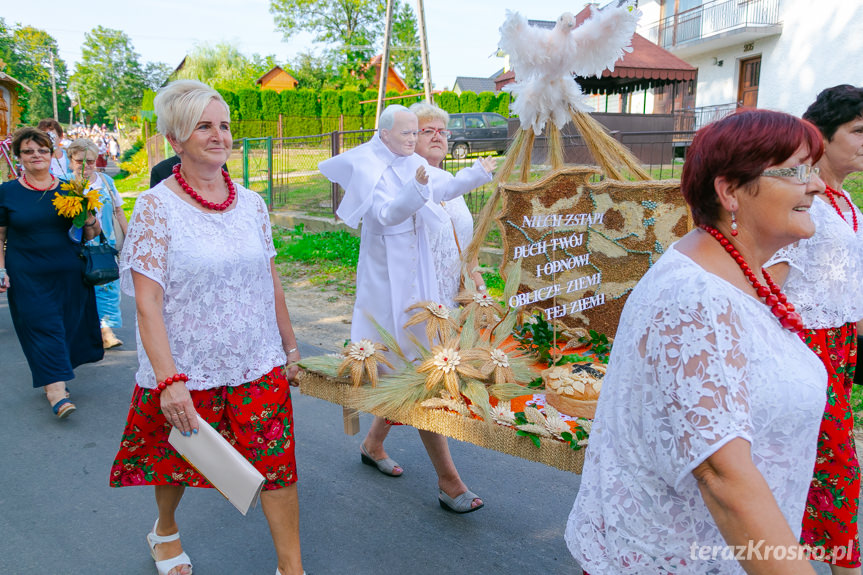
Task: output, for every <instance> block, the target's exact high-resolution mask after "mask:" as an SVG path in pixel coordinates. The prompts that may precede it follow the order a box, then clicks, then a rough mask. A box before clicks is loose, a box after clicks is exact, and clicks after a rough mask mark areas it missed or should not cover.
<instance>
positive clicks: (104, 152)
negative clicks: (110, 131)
mask: <svg viewBox="0 0 863 575" xmlns="http://www.w3.org/2000/svg"><path fill="white" fill-rule="evenodd" d="M92 141H93V143H95V144H96V149H97V150H98V152H99V154H98V155H97V156H96V171H97V172H99V173H102V172H104V171H105V168H107V167H108V142H106V141H105V137H104V136H101V135H100V136H97V137H96V138H94V139H93V140H92Z"/></svg>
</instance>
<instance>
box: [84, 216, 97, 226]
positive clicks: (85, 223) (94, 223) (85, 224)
mask: <svg viewBox="0 0 863 575" xmlns="http://www.w3.org/2000/svg"><path fill="white" fill-rule="evenodd" d="M95 225H96V218H93V223H92V224H88V223H87V222H84V227H85V228H92V227H93V226H95Z"/></svg>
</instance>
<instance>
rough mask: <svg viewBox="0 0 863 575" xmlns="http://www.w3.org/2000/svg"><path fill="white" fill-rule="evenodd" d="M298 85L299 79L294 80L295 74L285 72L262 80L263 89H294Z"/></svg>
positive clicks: (277, 90) (278, 90) (279, 90)
mask: <svg viewBox="0 0 863 575" xmlns="http://www.w3.org/2000/svg"><path fill="white" fill-rule="evenodd" d="M296 87H297V81H296V80H294V78H293V76H291V75H289V74H287V73H284V72H281V73H279V74H276V75H274V76H273V77H272V78H269V79H266V80H264V81H263V82H261V89H264V90H275V91H276V92H281V91H282V90H293V89H294V88H296Z"/></svg>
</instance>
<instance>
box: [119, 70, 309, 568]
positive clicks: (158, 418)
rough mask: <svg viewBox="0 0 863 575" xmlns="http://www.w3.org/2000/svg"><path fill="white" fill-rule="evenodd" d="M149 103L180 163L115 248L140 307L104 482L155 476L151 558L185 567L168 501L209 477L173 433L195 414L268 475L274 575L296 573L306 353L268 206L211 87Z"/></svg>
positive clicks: (193, 425) (171, 90)
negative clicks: (294, 392) (251, 183)
mask: <svg viewBox="0 0 863 575" xmlns="http://www.w3.org/2000/svg"><path fill="white" fill-rule="evenodd" d="M154 105H155V110H156V113H157V115H158V118H159V119H158V128H159V131H160V132H161V133H163V134H165V136H166V137H167V138H168V141H169V142H170V144H171V146H172V147H173V148H174V151H175V152H176V153H177V154H178V155H179V156H180V158H181V163H180V164H179V165H178V166H177V168H176V169H175V170H174V175H173V176H172V177H171V178H168V179H167V180H166V181H164V182H162V183H160V184H159V185H158V186H156V187H155V188H152V189H150V190H148V191H146V192H144V193H143V194H141V195H140V196H139V197H138V200H137V203H136V205H135V210H134V212H133V214H132V218H131V221H130V223H129V233H128V235H127V236H126V240H125V244H124V246H123V252H122V254H121V264H120V273H121V277H120V282H121V287H122V289H123V291H125V292H126V293H127V294H129V295H132V296H134V297H135V302H136V306H137V335H138V363H139V367H138V371H137V374H136V376H135V380H136V385H135V389H134V392H133V394H132V402H131V406H130V408H129V415H128V419H127V421H126V428H125V430H124V432H123V440H122V443H121V446H120V450H119V452H118V454H117V457H116V460H115V462H114V466H113V468H112V471H111V478H110V484H111V485H112V486H114V487H120V486H126V485H143V484H148V485H155V495H156V506H157V508H158V516H157V518H156V522H155V524H154V525H153V529H152V531H151V532H150V533H149V535H148V536H147V541H148V542H149V545H150V549H151V553H152V555H153V558H154V559H155V561H156V568H157V570H158V572H159V573H160V574H162V575H165V574H170V575H188V574H189V573H191V571H192V562H191V559H190V558H189V556H188V555H187V554H186V553H185V552H184V551H183V549H182V545H181V543H180V534H179V528H178V525H177V517H176V510H177V506H178V505H179V503H180V499H181V498H182V496H183V491H184V489H185V487H186V486H192V487H211V485H210V484H209V483H208V482H207V481H206V480H205V479H204V478H203V477H202V476H201V475H200V474H198V473H197V472H196V471H195V470H194V469H193V468H192V467H190V466H189V464H188V463H186V462H185V461H184V460H183V458H182V457H181V456H180V455H179V454H178V453H177V452H176V451H175V450H174V449H173V448H172V447H171V445H170V444H169V443H168V435H169V432H170V431H171V428H172V427H174V428H177V430H178V431H179V432H181V433H182V434H184V435H187V436H188V435H191V434H193V433H196V432H197V430H198V416H200V417H202V418H203V419H204V420H205V421H206V422H207V424H209V425H212V426H213V427H215V428H216V429H218V431H219V432H221V434H222V435H223V436H224V437H225V438H226V439H228V440H229V441H230V442H231V443H232V444H233V445H234V446H235V447H236V448H237V450H238V451H239V452H240V453H241V454H243V455H244V456H245V457H246V458H247V459H248V460H249V461H250V462H251V463H252V465H254V466H255V468H256V469H258V470H259V471H260V472H261V474H262V475H264V476H265V477H266V483H265V484H264V491H263V493H262V494H261V505H262V507H263V510H264V515H265V516H266V518H267V521H268V523H269V527H270V532H271V535H272V538H273V542H274V544H275V548H276V555H277V557H278V568H277V574H278V573H280V574H281V575H300V574H301V573H303V567H302V559H301V556H300V538H299V504H298V498H297V486H296V481H297V472H296V462H295V458H294V439H293V433H294V426H293V416H292V407H291V394H290V388H289V382H291V381H292V380H294V378H295V377H296V375H297V370H298V368H297V367H296V365H295V362H296V361H298V360H299V359H300V354H299V351H298V350H297V340H296V338H295V336H294V331H293V328H292V327H291V320H290V316H289V314H288V309H287V307H286V305H285V297H284V292H283V291H282V285H281V282H280V279H279V276H278V274H277V273H276V268H275V263H274V262H275V248H274V246H273V239H272V232H271V229H270V221H269V217H268V214H267V206H266V205H265V204H264V202H263V200H262V199H261V198H260V197H259V196H258V195H257V194H256V193H254V192H252V191H249V190H247V189H245V188H243V187H241V186H238V185H236V184H235V183H234V182H232V181H231V180H230V178H229V177H228V174H227V173H225V172H223V171H222V169H221V166H222V164H224V163H225V161H226V160H227V158H228V156H229V155H230V152H231V141H232V139H231V126H230V115H229V110H228V105H227V104H226V103H225V101H224V100H223V99H222V97H221V96H220V95H219V93H218V92H216V91H215V90H213V89H212V88H210V87H209V86H207V85H205V84H202V83H200V82H197V81H193V80H180V81H176V82H172V83H170V84H168V85H167V86H165V87H164V88H162V89H161V90H159V93H158V94H157V95H156V98H155V101H154ZM286 361H287V362H290V364H291V365H290V366H289V367H286V366H285V363H286ZM160 389H161V391H160ZM262 447H263V448H262ZM208 541H209V542H210V543H213V541H212V538H210V539H208Z"/></svg>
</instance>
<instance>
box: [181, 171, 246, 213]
mask: <svg viewBox="0 0 863 575" xmlns="http://www.w3.org/2000/svg"><path fill="white" fill-rule="evenodd" d="M181 165H182V164H176V165H175V166H174V168H173V172H174V178H175V179H176V180H177V183H178V184H180V187H181V188H183V191H184V192H186V193H187V194H189V195H190V196H192V198H193V199H194V200H195V201H196V202H198V203H199V204H201V205H202V206H204V207H205V208H207V209H208V210H216V211H217V212H223V211H225V210H226V209H228V206H230V205H231V204H232V203H234V198H235V197H237V191H236V190H235V189H234V182H232V181H231V176H230V175H228V172H226V171H225V170H222V177H223V178H225V185H226V186H228V199H227V200H225V201H224V202H222V203H221V204H215V203H213V202H210V201H208V200H205V199H204V198H202V197H201V195H200V194H198V192H196V191H195V190H194V189H192V186H190V185H189V184H188V183H186V180H185V179H183V176H182V175H180V166H181Z"/></svg>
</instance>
